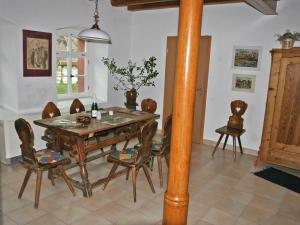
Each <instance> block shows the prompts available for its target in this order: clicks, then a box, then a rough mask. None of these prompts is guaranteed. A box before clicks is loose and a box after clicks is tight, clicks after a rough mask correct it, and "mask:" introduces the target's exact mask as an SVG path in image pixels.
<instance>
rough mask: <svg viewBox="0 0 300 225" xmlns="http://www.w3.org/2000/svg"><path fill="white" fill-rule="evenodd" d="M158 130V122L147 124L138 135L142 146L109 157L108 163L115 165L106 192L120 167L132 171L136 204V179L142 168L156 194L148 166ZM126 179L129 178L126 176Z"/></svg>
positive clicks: (107, 181)
mask: <svg viewBox="0 0 300 225" xmlns="http://www.w3.org/2000/svg"><path fill="white" fill-rule="evenodd" d="M156 130H157V122H156V121H154V120H151V121H149V122H147V123H146V124H145V125H144V126H142V127H141V128H140V131H139V133H138V139H139V142H140V145H139V146H138V147H137V148H125V149H123V150H122V151H116V152H114V153H111V154H110V155H109V156H108V157H107V160H108V162H112V163H114V164H113V166H112V169H111V171H110V173H109V175H108V176H107V179H106V182H105V184H104V186H103V190H105V188H106V186H107V184H108V183H109V181H110V180H111V179H112V178H113V177H114V174H115V172H116V170H117V168H118V166H123V167H126V168H128V171H129V170H131V174H132V184H133V199H134V202H136V177H137V174H138V171H139V169H140V168H143V171H144V173H145V175H146V178H147V180H148V183H149V185H150V187H151V190H152V192H153V193H155V190H154V186H153V183H152V180H151V177H150V174H149V171H148V167H147V164H148V163H149V161H150V158H151V142H152V138H153V136H154V134H155V132H156ZM126 178H128V177H127V176H126Z"/></svg>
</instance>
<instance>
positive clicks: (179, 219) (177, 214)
mask: <svg viewBox="0 0 300 225" xmlns="http://www.w3.org/2000/svg"><path fill="white" fill-rule="evenodd" d="M186 196H187V198H174V197H171V196H170V195H169V194H168V193H167V192H166V193H165V198H164V215H163V225H169V224H172V225H182V224H187V215H188V205H189V195H188V194H187V195H186Z"/></svg>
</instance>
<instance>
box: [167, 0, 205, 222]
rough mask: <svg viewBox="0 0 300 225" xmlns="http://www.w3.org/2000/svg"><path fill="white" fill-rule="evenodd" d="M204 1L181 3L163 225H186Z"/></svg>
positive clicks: (187, 0)
mask: <svg viewBox="0 0 300 225" xmlns="http://www.w3.org/2000/svg"><path fill="white" fill-rule="evenodd" d="M202 10H203V0H184V1H180V11H179V12H180V13H179V33H178V51H177V68H176V83H175V96H174V104H173V125H172V140H171V151H170V165H169V175H168V188H167V191H166V193H165V198H164V214H163V225H185V224H187V214H188V203H189V194H188V184H189V169H190V158H191V149H192V128H193V114H194V100H195V91H196V90H195V89H196V76H197V65H198V49H199V39H200V34H201V23H202Z"/></svg>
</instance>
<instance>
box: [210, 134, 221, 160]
mask: <svg viewBox="0 0 300 225" xmlns="http://www.w3.org/2000/svg"><path fill="white" fill-rule="evenodd" d="M223 136H224V134H221V136H220V137H219V140H218V142H217V144H216V146H215V148H214V150H213V152H212V154H211V156H212V157H214V154H215V152H216V151H217V149H218V146H219V144H220V142H221V140H222V138H223Z"/></svg>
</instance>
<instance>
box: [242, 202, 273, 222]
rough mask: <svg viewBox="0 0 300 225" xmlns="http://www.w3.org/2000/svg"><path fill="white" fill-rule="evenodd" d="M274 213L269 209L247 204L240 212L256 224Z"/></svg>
mask: <svg viewBox="0 0 300 225" xmlns="http://www.w3.org/2000/svg"><path fill="white" fill-rule="evenodd" d="M274 215H275V214H274V213H272V212H270V211H267V210H263V209H260V208H255V207H251V206H247V207H246V208H245V209H244V211H243V213H242V214H241V216H242V217H243V218H245V219H247V220H249V221H251V222H253V223H257V224H259V223H262V222H263V221H265V220H267V219H269V218H271V217H272V216H274Z"/></svg>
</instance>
